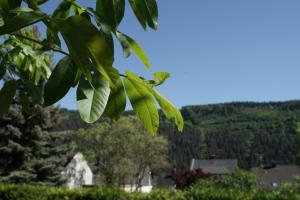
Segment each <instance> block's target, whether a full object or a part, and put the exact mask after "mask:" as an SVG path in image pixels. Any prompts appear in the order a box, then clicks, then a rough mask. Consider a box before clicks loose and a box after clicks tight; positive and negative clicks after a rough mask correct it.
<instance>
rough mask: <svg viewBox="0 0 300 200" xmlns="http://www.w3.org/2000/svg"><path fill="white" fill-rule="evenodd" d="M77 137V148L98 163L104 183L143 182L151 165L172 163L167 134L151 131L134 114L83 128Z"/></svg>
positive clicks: (157, 167) (163, 165)
mask: <svg viewBox="0 0 300 200" xmlns="http://www.w3.org/2000/svg"><path fill="white" fill-rule="evenodd" d="M74 137H75V140H74V141H75V149H76V150H78V151H81V152H82V153H83V154H84V155H85V156H86V157H87V159H88V160H89V161H91V162H93V163H94V164H95V165H96V166H97V168H98V169H99V171H100V175H101V176H102V180H103V183H104V184H118V185H121V184H124V183H128V182H129V183H134V184H138V185H139V184H140V183H141V181H142V178H143V177H144V176H145V175H146V174H145V173H147V168H148V167H149V168H150V169H151V170H155V169H159V168H163V167H165V166H167V165H168V163H167V141H166V140H165V138H163V137H162V136H153V135H150V134H149V133H148V132H147V131H146V130H145V129H144V128H143V126H142V124H141V123H140V122H139V121H138V120H137V119H136V118H135V117H132V116H128V117H122V118H121V119H120V120H119V121H118V122H114V123H109V122H103V123H97V124H95V125H93V126H92V127H91V128H89V129H85V130H84V129H80V130H79V131H78V132H77V133H76V134H75V136H74Z"/></svg>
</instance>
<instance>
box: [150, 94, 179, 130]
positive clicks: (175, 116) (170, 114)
mask: <svg viewBox="0 0 300 200" xmlns="http://www.w3.org/2000/svg"><path fill="white" fill-rule="evenodd" d="M151 91H152V94H153V96H154V97H155V99H156V101H157V102H158V104H159V106H160V108H161V109H162V111H163V113H164V114H165V115H166V117H167V118H168V119H171V120H174V122H175V124H176V125H177V128H178V130H179V131H181V132H182V130H183V125H184V123H183V118H182V115H181V113H180V111H179V110H178V109H177V108H176V107H175V106H174V105H173V104H172V103H171V102H169V101H168V100H167V99H166V98H165V97H163V96H162V95H161V94H159V93H158V92H157V91H155V90H153V89H151Z"/></svg>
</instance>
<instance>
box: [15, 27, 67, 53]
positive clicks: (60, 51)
mask: <svg viewBox="0 0 300 200" xmlns="http://www.w3.org/2000/svg"><path fill="white" fill-rule="evenodd" d="M12 35H13V36H16V37H19V38H22V39H25V40H28V41H31V42H34V43H37V44H40V45H41V46H44V43H43V42H42V41H39V40H36V39H33V38H30V37H27V36H24V35H21V34H16V33H15V34H12ZM49 49H50V50H52V51H55V52H58V53H61V54H64V55H66V56H69V54H68V53H67V52H65V51H63V50H61V49H58V48H54V47H50V48H49Z"/></svg>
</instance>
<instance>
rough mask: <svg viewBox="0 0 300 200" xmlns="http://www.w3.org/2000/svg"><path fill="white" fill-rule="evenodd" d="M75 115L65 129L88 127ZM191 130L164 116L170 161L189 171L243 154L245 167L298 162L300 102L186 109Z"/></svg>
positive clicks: (71, 113) (241, 161)
mask: <svg viewBox="0 0 300 200" xmlns="http://www.w3.org/2000/svg"><path fill="white" fill-rule="evenodd" d="M62 111H63V112H64V113H65V114H67V115H68V116H69V119H66V120H65V121H64V123H63V124H61V125H60V126H59V127H58V129H59V130H67V129H72V130H76V129H78V128H81V127H88V125H87V124H84V123H83V122H82V121H81V119H80V118H79V116H78V115H77V113H76V112H74V111H67V110H62ZM181 112H182V115H183V117H184V120H185V130H184V132H183V133H179V132H178V131H177V130H176V127H175V126H174V125H173V124H172V123H170V122H168V120H166V119H164V118H162V119H161V125H160V129H159V134H163V135H165V136H166V137H167V138H168V140H169V146H170V152H169V157H170V162H171V163H172V164H173V166H174V167H176V168H177V169H179V170H182V169H186V168H187V167H188V166H189V164H190V160H191V158H208V157H210V156H215V157H216V158H237V159H238V160H239V165H240V166H241V167H243V168H249V167H251V166H257V165H258V164H259V162H260V161H259V160H260V158H263V161H262V162H263V163H265V164H268V163H271V162H275V163H278V164H294V163H296V155H297V151H298V149H300V139H299V137H298V135H297V133H296V128H297V123H298V122H300V101H286V102H270V103H255V102H236V103H225V104H212V105H200V106H186V107H183V108H182V109H181Z"/></svg>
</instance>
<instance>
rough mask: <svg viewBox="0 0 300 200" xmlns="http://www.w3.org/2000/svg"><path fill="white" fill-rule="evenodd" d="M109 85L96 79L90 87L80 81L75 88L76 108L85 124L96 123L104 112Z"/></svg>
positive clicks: (88, 84) (98, 78)
mask: <svg viewBox="0 0 300 200" xmlns="http://www.w3.org/2000/svg"><path fill="white" fill-rule="evenodd" d="M109 93H110V88H109V83H108V81H106V80H105V79H103V78H102V77H97V78H96V80H95V81H94V85H93V86H92V85H91V84H90V83H89V82H88V81H87V80H85V79H81V80H80V81H79V85H78V88H77V107H78V111H79V114H80V116H81V118H82V119H83V120H84V121H85V122H87V123H93V122H95V121H97V120H98V119H99V118H100V116H101V115H102V113H103V112H104V110H105V106H106V104H107V101H108V98H109Z"/></svg>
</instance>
